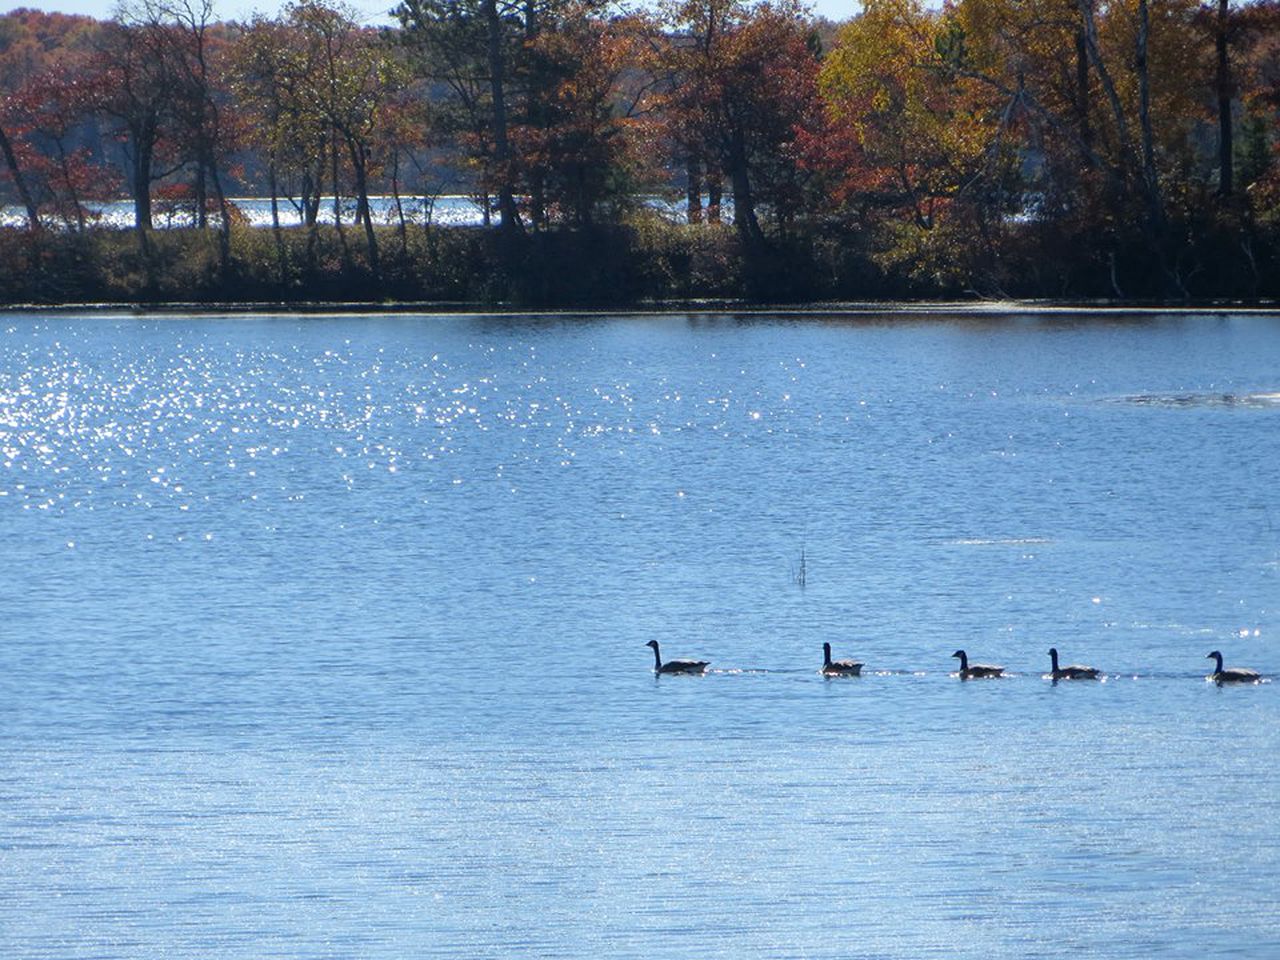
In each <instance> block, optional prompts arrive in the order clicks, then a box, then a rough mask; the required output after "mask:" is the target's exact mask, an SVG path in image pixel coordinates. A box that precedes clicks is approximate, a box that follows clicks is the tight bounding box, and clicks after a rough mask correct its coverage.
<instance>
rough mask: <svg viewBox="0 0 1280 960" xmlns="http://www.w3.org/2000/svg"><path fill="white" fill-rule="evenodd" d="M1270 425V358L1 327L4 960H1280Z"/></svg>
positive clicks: (544, 321)
mask: <svg viewBox="0 0 1280 960" xmlns="http://www.w3.org/2000/svg"><path fill="white" fill-rule="evenodd" d="M1278 391H1280V321H1277V320H1276V319H1275V318H1273V317H1268V316H1263V315H1215V316H1209V315H1205V316H1191V315H1181V316H1174V315H1159V314H1150V313H1148V314H1141V315H1134V316H1129V317H1124V318H1119V319H1113V320H1105V321H1104V320H1101V319H1099V318H1089V317H1084V316H1080V315H1073V316H1065V315H1057V314H1054V315H1043V316H1010V317H992V316H975V315H963V314H962V315H957V316H948V317H936V316H929V315H927V314H916V315H911V316H907V317H887V316H875V315H869V314H863V315H859V316H854V317H839V316H824V317H817V318H814V317H810V318H801V317H798V316H786V315H778V316H773V317H763V316H759V315H750V316H746V317H731V316H716V317H701V316H699V317H686V316H635V317H613V318H602V317H590V318H586V317H553V316H530V317H523V318H521V317H512V316H502V317H482V316H474V317H470V316H468V317H462V316H459V317H402V316H377V317H344V316H325V317H305V318H297V317H283V316H277V317H267V316H264V317H235V318H221V317H173V318H155V319H138V318H106V317H93V318H80V317H65V316H59V317H55V316H24V315H8V316H6V317H3V318H2V319H0V543H3V544H4V548H5V553H4V557H5V561H6V562H5V578H6V585H7V586H6V589H5V591H4V602H3V607H2V609H3V614H4V615H3V620H0V622H2V623H3V632H2V633H0V731H2V732H3V735H4V736H3V740H2V741H0V868H2V869H0V932H2V933H3V941H4V942H5V944H6V947H5V951H4V952H5V955H6V956H14V957H23V958H28V957H30V958H35V957H40V958H47V957H88V956H108V957H153V956H158V955H162V954H169V955H174V956H201V957H209V958H218V957H261V956H271V955H275V956H288V957H351V956H362V957H387V958H392V957H395V958H399V957H404V956H467V957H490V956H491V957H508V956H513V955H521V956H545V957H552V956H573V957H580V956H587V955H609V956H662V957H691V958H693V957H708V956H718V957H719V956H723V957H744V956H759V957H779V956H797V957H799V956H807V957H844V956H849V955H851V954H857V955H865V956H870V957H904V958H907V957H956V956H978V955H983V956H1000V957H1028V956H1045V957H1056V956H1064V955H1083V956H1109V957H1110V956H1116V957H1152V956H1161V957H1165V956H1172V957H1202V956H1268V955H1270V954H1271V953H1274V952H1276V951H1277V950H1280V901H1278V900H1277V897H1276V891H1277V890H1278V889H1280V843H1278V842H1277V836H1278V833H1277V830H1276V825H1277V824H1278V823H1280V789H1278V787H1280V775H1278V774H1277V773H1276V770H1275V764H1274V763H1273V762H1271V760H1270V758H1271V757H1272V756H1274V755H1275V754H1276V752H1277V748H1278V747H1280V733H1278V731H1280V726H1278V725H1277V716H1278V713H1280V698H1278V695H1277V692H1276V685H1275V684H1273V683H1265V684H1262V685H1260V686H1248V687H1242V688H1231V687H1227V688H1218V687H1215V686H1213V685H1211V684H1207V683H1205V682H1204V680H1203V676H1204V674H1205V673H1206V672H1207V670H1208V663H1207V661H1205V660H1204V655H1205V653H1207V652H1208V651H1209V650H1211V649H1221V650H1223V652H1224V653H1225V654H1226V656H1227V660H1228V663H1229V664H1230V663H1234V664H1238V665H1243V666H1252V667H1255V668H1257V669H1260V670H1262V671H1263V673H1264V674H1268V675H1271V676H1275V675H1276V674H1277V673H1280V654H1278V653H1277V651H1276V647H1275V643H1274V636H1275V633H1276V630H1277V628H1278V624H1277V608H1276V598H1277V596H1278V592H1277V578H1278V576H1280V536H1278V535H1277V523H1278V522H1280V518H1278V517H1277V510H1278V509H1280V508H1278V507H1277V498H1276V493H1275V491H1276V490H1277V489H1280V487H1278V486H1277V480H1280V477H1278V476H1277V466H1276V465H1277V464H1280V429H1278V428H1280V420H1277V417H1280V404H1277V403H1275V402H1272V400H1271V398H1272V397H1274V396H1275V395H1276V394H1277V392H1278ZM1227 398H1231V399H1229V400H1228V399H1227ZM802 551H803V553H804V557H805V569H806V587H805V589H804V590H801V589H799V588H798V586H797V585H796V583H795V582H794V581H795V575H796V571H797V566H798V563H799V560H800V556H801V552H802ZM651 638H658V639H660V640H661V641H662V644H663V653H664V655H666V656H670V657H681V656H697V657H700V658H706V659H710V660H711V661H712V670H711V672H709V673H708V675H707V676H705V677H701V678H690V677H664V678H662V679H660V680H656V679H655V678H654V677H653V676H652V673H651V670H650V667H651V666H652V660H651V655H650V653H649V651H648V650H646V649H645V648H644V646H643V644H644V643H645V641H647V640H649V639H651ZM823 641H829V642H831V644H832V646H833V648H834V654H835V656H837V657H856V658H858V659H862V660H865V661H866V663H867V667H866V671H867V675H866V676H864V677H861V678H848V679H839V680H824V679H823V678H822V677H821V676H820V675H819V674H818V667H819V665H820V662H821V645H822V643H823ZM1050 646H1056V647H1057V648H1058V649H1059V650H1061V651H1062V654H1063V658H1064V661H1066V662H1085V663H1091V664H1094V665H1096V666H1098V667H1100V668H1102V669H1103V671H1104V672H1105V673H1106V674H1107V679H1106V680H1105V682H1101V683H1081V682H1070V683H1061V684H1058V685H1054V684H1051V683H1050V682H1048V681H1047V680H1046V679H1045V678H1044V674H1045V672H1046V671H1047V670H1048V656H1047V653H1046V651H1047V650H1048V648H1049V647H1050ZM956 647H964V648H966V649H967V650H968V651H969V654H970V655H971V656H972V657H973V658H974V659H975V660H981V661H987V662H998V663H1002V664H1004V665H1005V666H1006V668H1007V669H1008V671H1009V673H1010V674H1011V676H1009V677H1007V678H1005V679H1001V680H995V681H981V682H973V683H961V682H959V681H958V680H956V679H955V678H954V677H952V676H950V675H949V674H950V672H951V671H952V670H954V665H955V661H954V660H951V659H950V657H949V655H950V653H951V652H952V650H954V649H955V648H956ZM855 945H856V946H855Z"/></svg>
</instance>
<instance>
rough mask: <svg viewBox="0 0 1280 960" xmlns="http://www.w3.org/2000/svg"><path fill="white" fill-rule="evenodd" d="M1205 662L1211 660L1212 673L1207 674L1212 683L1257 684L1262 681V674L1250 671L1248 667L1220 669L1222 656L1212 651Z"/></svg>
mask: <svg viewBox="0 0 1280 960" xmlns="http://www.w3.org/2000/svg"><path fill="white" fill-rule="evenodd" d="M1205 659H1206V660H1213V662H1214V669H1213V673H1211V674H1209V679H1210V680H1212V681H1213V682H1214V683H1218V684H1222V683H1257V682H1258V681H1259V680H1261V679H1262V674H1260V673H1259V672H1258V671H1257V670H1250V669H1249V668H1248V667H1228V668H1226V669H1223V667H1222V654H1221V653H1219V652H1218V651H1217V650H1214V651H1213V652H1212V653H1210V654H1209V655H1208V656H1206V657H1205Z"/></svg>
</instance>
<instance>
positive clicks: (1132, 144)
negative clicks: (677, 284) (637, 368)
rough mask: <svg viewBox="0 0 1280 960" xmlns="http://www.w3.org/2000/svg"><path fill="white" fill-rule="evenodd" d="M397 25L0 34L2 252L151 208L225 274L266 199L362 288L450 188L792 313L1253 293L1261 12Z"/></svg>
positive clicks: (1271, 180) (1011, 11)
mask: <svg viewBox="0 0 1280 960" xmlns="http://www.w3.org/2000/svg"><path fill="white" fill-rule="evenodd" d="M393 15H394V18H395V26H390V27H371V26H368V25H365V24H362V23H361V22H360V19H359V17H358V16H357V14H356V13H355V12H354V11H353V10H352V9H350V8H348V7H346V6H344V5H343V4H342V3H340V2H332V3H330V2H322V0H308V2H293V3H290V4H288V5H286V6H285V7H284V8H283V9H282V10H281V11H280V13H279V14H278V15H276V16H270V17H268V16H258V17H255V18H254V19H252V20H250V21H247V22H227V21H222V20H220V19H219V18H218V16H217V11H216V10H215V8H214V6H213V4H212V0H126V2H124V3H123V4H121V5H120V6H119V7H118V8H117V12H116V14H115V16H113V17H112V18H111V19H110V20H106V21H99V20H95V19H92V18H88V17H81V16H70V15H64V14H57V13H43V12H40V11H37V10H31V9H18V10H14V11H12V12H11V13H9V14H7V15H4V16H0V200H3V202H4V203H5V205H6V206H7V208H8V210H9V211H10V214H11V215H10V216H8V217H7V218H6V223H7V224H8V226H7V227H6V228H5V229H4V233H5V234H9V235H16V234H21V235H25V236H26V237H27V238H28V239H29V240H31V242H36V241H35V239H32V238H41V237H43V238H45V241H44V242H47V243H52V242H54V241H52V240H49V239H48V238H49V237H51V236H56V237H58V238H61V239H59V240H58V241H57V242H59V243H64V244H65V243H68V242H71V241H69V240H67V239H66V238H67V237H68V236H73V235H88V234H93V233H101V232H103V231H104V230H106V229H108V228H107V227H105V226H104V225H102V224H100V223H99V222H98V221H97V217H98V214H99V212H100V211H101V209H102V204H103V203H104V202H107V201H118V200H121V199H127V200H128V201H129V202H130V203H131V206H132V214H133V215H132V218H131V219H132V226H131V231H130V235H131V236H132V237H133V242H134V243H135V244H136V247H137V256H138V257H140V258H141V260H142V261H143V262H146V263H148V264H152V263H154V261H155V258H156V256H157V254H156V252H155V250H154V247H155V245H156V243H157V242H158V240H157V236H156V234H157V233H158V232H160V231H157V230H156V227H157V226H158V225H160V222H159V220H158V219H157V218H158V214H160V213H166V214H167V213H171V212H172V211H175V210H177V211H182V212H184V213H185V215H186V221H185V222H187V223H189V224H190V229H192V230H195V231H198V232H199V233H200V234H201V235H202V236H204V237H207V238H208V242H209V244H210V249H211V250H212V251H213V252H212V253H211V257H213V263H214V266H213V267H211V268H210V269H212V270H213V271H214V272H215V273H216V274H217V275H218V277H220V278H221V282H222V283H223V284H224V285H225V284H226V283H228V282H231V280H232V278H234V276H235V273H236V270H237V269H241V268H243V267H244V264H243V263H240V262H239V261H240V260H242V259H243V258H244V257H246V256H248V254H247V253H245V252H244V249H245V243H248V242H249V241H244V242H242V241H241V240H239V239H238V237H239V234H240V232H241V231H243V230H244V229H246V228H244V227H243V224H242V222H241V221H242V218H241V216H240V213H239V211H238V209H237V206H236V203H235V200H234V198H237V197H245V196H253V197H261V198H265V199H269V200H270V204H271V209H272V211H273V214H274V215H273V224H274V226H275V227H276V233H277V235H278V234H279V233H280V232H281V223H282V222H283V221H282V219H281V217H280V211H281V210H283V209H287V210H290V211H293V212H295V213H296V217H295V218H291V219H296V220H297V221H299V222H300V223H301V224H302V231H301V232H302V234H303V235H304V236H305V237H306V240H305V242H306V256H307V257H308V258H310V260H309V262H310V263H311V265H312V267H314V266H315V263H316V257H317V253H316V250H317V249H318V245H319V246H322V245H323V243H322V232H323V231H322V229H321V227H322V220H323V217H322V213H323V211H324V210H325V209H326V208H327V205H334V206H335V208H336V210H337V212H336V214H335V216H336V217H337V218H338V220H339V225H341V222H342V218H343V217H344V216H345V217H346V223H347V226H348V227H349V228H350V229H352V230H354V236H353V238H352V241H351V243H350V244H348V243H347V240H346V234H345V233H343V235H342V251H343V252H342V263H341V265H340V268H341V269H347V270H350V269H355V270H359V271H362V272H363V275H364V276H367V277H370V278H373V279H374V280H380V279H384V278H386V277H388V276H390V275H391V274H393V273H394V272H395V270H397V269H398V270H399V271H400V272H401V273H405V272H406V271H411V270H412V269H428V268H427V267H426V266H423V265H422V264H421V263H420V264H419V265H418V268H414V267H412V266H411V265H406V263H407V261H406V262H402V263H401V264H400V266H399V267H397V268H393V267H392V266H391V265H390V264H388V263H387V257H386V254H387V251H386V249H385V248H386V247H387V246H388V244H390V245H392V246H393V247H394V249H395V250H396V251H397V254H396V255H397V256H398V257H400V258H401V260H402V261H403V260H404V258H405V257H406V256H408V250H409V239H408V233H409V231H410V229H411V228H412V226H413V225H412V224H411V223H410V221H409V218H407V217H406V215H405V213H404V210H405V205H404V204H403V203H402V200H409V199H413V200H416V201H419V205H420V201H421V200H422V198H432V197H438V196H441V195H444V194H465V195H468V196H471V197H474V198H475V200H476V202H477V204H478V205H479V208H480V209H481V210H483V212H484V213H483V216H484V227H483V228H481V230H482V232H483V233H484V234H485V235H486V237H487V238H488V239H487V240H485V241H484V242H485V243H486V244H487V246H485V247H484V250H485V251H486V252H485V253H484V255H483V257H482V258H481V259H482V261H483V265H484V266H485V267H486V268H488V267H492V268H494V269H502V268H508V269H511V270H516V269H517V268H518V265H519V264H522V263H523V264H525V265H526V267H527V265H528V262H529V258H530V257H531V256H533V254H532V253H531V251H535V252H536V251H537V250H542V251H544V252H545V250H546V249H548V248H549V247H553V246H554V247H555V248H556V249H560V250H562V251H574V253H573V256H579V255H581V256H590V255H591V254H590V251H591V250H592V249H596V250H599V251H601V252H602V255H604V254H605V253H607V250H606V247H607V244H605V242H604V241H603V240H601V241H600V244H604V245H603V246H602V245H600V244H594V245H593V243H591V242H585V241H582V240H581V238H583V237H588V236H590V237H598V238H599V237H606V236H607V237H609V238H611V239H610V240H609V241H608V242H609V243H614V244H621V245H622V247H621V248H619V249H621V250H622V251H623V252H622V253H619V254H618V255H619V256H626V255H629V254H628V251H631V252H634V249H633V248H635V245H636V244H637V243H641V244H642V245H643V244H649V246H650V247H652V246H653V245H654V244H659V245H660V244H663V243H665V244H668V245H670V244H677V245H680V246H681V248H682V250H683V251H684V252H683V253H680V254H678V255H677V254H670V256H669V257H668V259H670V258H671V257H674V261H679V260H680V259H681V257H683V258H684V259H688V258H690V257H696V256H697V255H698V254H697V251H698V250H703V251H704V252H705V249H706V248H707V245H708V244H711V245H713V246H715V248H716V249H717V250H718V251H720V252H721V254H723V256H725V257H729V258H731V259H732V260H733V261H734V264H736V266H735V267H734V269H735V270H737V272H738V275H739V276H742V277H749V278H753V279H754V282H755V283H756V284H757V286H758V287H759V292H762V293H765V294H768V293H770V291H771V289H772V290H773V292H775V293H776V294H777V295H787V296H794V297H798V298H806V297H808V296H816V295H845V296H847V295H858V294H860V293H863V292H866V293H869V294H883V293H890V294H904V295H907V294H920V295H940V294H956V293H963V292H965V291H971V292H977V293H979V294H982V295H1003V294H1006V293H1013V294H1019V295H1036V296H1107V297H1133V296H1143V297H1160V298H1169V297H1183V298H1188V297H1204V296H1212V297H1254V298H1256V297H1260V296H1275V295H1276V294H1277V290H1276V282H1277V281H1276V280H1275V279H1274V278H1275V276H1276V275H1277V274H1280V270H1277V269H1276V268H1277V266H1278V265H1280V261H1278V254H1277V245H1278V243H1280V0H1253V2H1245V0H1234V2H1233V0H1210V2H1206V3H1203V4H1202V3H1197V2H1195V0H1114V2H1112V0H1052V2H1030V0H950V2H946V3H943V4H942V5H941V6H936V5H927V4H925V3H924V2H922V0H865V3H864V4H863V6H862V9H861V10H860V12H858V13H857V15H855V16H853V17H852V18H851V19H849V20H848V21H846V22H844V23H840V24H833V23H830V22H828V21H825V20H820V19H816V18H814V17H813V16H812V15H811V14H810V12H809V11H808V10H807V9H806V8H805V7H803V6H801V5H798V4H796V3H794V2H791V0H776V2H772V0H771V2H759V3H747V2H742V0H688V2H677V0H663V2H661V3H659V4H658V5H656V6H645V7H635V6H624V5H620V4H617V3H612V2H608V0H403V2H402V3H400V5H399V6H398V7H396V8H395V10H394V11H393ZM378 196H390V197H392V198H394V203H393V204H391V205H390V207H385V208H384V209H391V210H393V211H395V213H394V215H393V217H392V219H391V221H390V222H387V221H386V220H384V219H379V217H378V216H377V215H376V214H375V212H374V205H373V204H371V202H370V198H371V197H378ZM655 198H658V199H661V200H662V201H663V203H662V204H661V205H655V203H653V202H652V201H653V200H654V199H655ZM659 206H660V207H661V210H662V213H659V212H658V209H659ZM344 211H345V213H344ZM664 230H665V231H667V233H668V234H670V236H669V237H667V238H665V239H655V234H654V232H655V231H658V232H661V231H664ZM113 232H115V233H117V234H118V233H119V232H120V231H119V230H118V229H117V230H114V231H113ZM574 238H578V239H574ZM638 238H639V239H638ZM7 242H9V243H13V242H14V241H13V240H12V239H10V240H9V241H7ZM286 242H287V243H289V244H295V245H296V244H297V243H301V242H303V241H301V240H295V239H289V240H287V241H286V240H280V239H278V240H277V252H278V253H279V256H280V257H283V253H280V251H282V250H283V249H284V247H283V244H285V243H286ZM556 245H558V246H556ZM629 245H630V246H629ZM14 249H17V248H16V247H15V248H14ZM33 249H34V248H33ZM615 252H616V251H615ZM566 255H567V254H566ZM637 255H638V254H637ZM32 256H35V255H34V254H32ZM664 256H667V254H664ZM485 258H488V259H485ZM674 261H673V262H674ZM32 262H33V263H36V262H38V258H37V259H36V260H33V261H32ZM664 262H665V261H664ZM281 263H282V264H283V260H281ZM668 267H669V269H671V270H678V269H679V264H678V263H677V264H676V265H675V266H670V264H668ZM668 267H664V269H668ZM150 269H152V268H151V267H148V270H150ZM771 285H774V287H776V289H774V288H773V287H771ZM730 292H733V291H730ZM739 292H740V291H739Z"/></svg>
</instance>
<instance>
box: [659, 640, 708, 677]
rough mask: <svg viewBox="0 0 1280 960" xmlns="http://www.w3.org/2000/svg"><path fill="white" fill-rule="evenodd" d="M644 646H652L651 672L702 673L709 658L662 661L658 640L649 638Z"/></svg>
mask: <svg viewBox="0 0 1280 960" xmlns="http://www.w3.org/2000/svg"><path fill="white" fill-rule="evenodd" d="M645 646H646V647H652V648H653V672H654V673H703V672H705V671H706V669H707V664H708V663H710V661H709V660H668V661H667V662H666V663H663V662H662V654H661V653H659V652H658V641H657V640H650V641H649V642H648V643H646V644H645Z"/></svg>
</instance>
